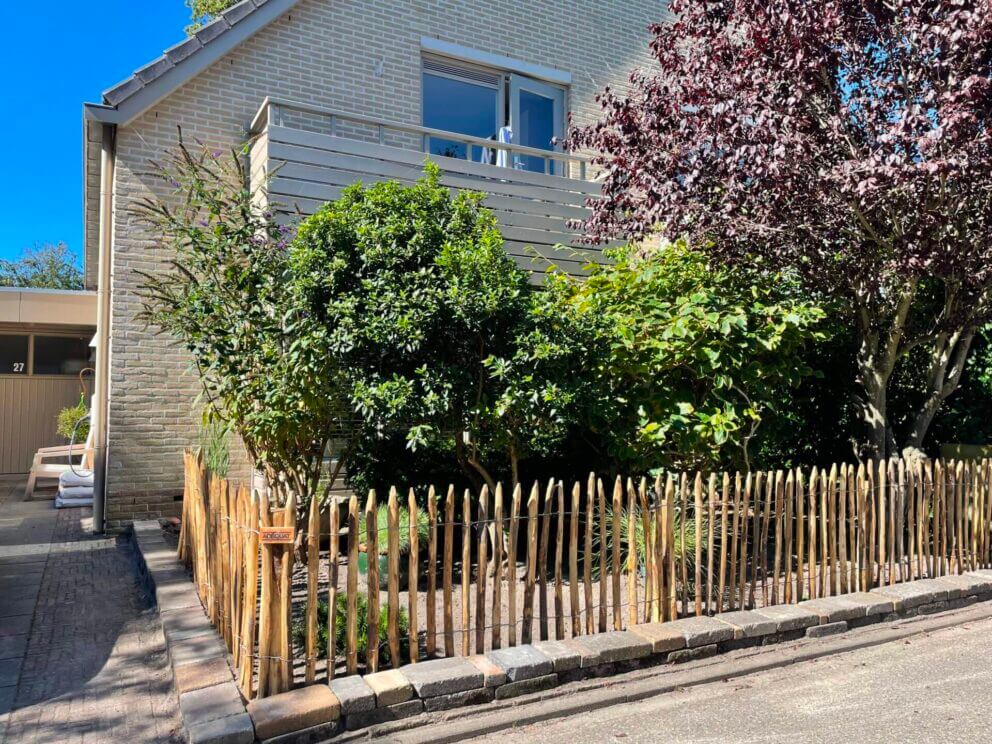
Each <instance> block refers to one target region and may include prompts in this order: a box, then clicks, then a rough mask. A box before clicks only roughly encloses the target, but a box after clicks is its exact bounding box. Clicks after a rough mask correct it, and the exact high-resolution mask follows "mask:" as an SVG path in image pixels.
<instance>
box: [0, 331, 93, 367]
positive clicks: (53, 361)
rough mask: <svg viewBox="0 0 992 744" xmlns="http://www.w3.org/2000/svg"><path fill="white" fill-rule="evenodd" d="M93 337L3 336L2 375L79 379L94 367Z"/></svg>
mask: <svg viewBox="0 0 992 744" xmlns="http://www.w3.org/2000/svg"><path fill="white" fill-rule="evenodd" d="M92 351H93V350H92V349H91V348H90V336H89V335H85V336H81V335H79V336H49V335H42V334H31V333H28V334H0V375H72V376H75V375H78V374H79V373H80V372H82V371H83V370H84V369H86V368H87V367H92V366H93V363H92V358H93V355H92Z"/></svg>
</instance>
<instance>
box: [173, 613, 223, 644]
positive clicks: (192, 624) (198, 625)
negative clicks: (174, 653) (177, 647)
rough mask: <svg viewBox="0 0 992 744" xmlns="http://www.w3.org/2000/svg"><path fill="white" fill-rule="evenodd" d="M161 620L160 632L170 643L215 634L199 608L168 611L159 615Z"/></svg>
mask: <svg viewBox="0 0 992 744" xmlns="http://www.w3.org/2000/svg"><path fill="white" fill-rule="evenodd" d="M159 617H161V619H162V630H163V631H164V632H165V637H166V639H168V641H169V642H170V643H174V642H175V641H179V640H182V639H183V638H192V637H193V636H200V635H205V634H207V633H216V632H217V631H216V630H214V626H213V625H211V624H210V620H208V619H207V616H206V615H205V614H203V609H202V608H201V607H186V608H184V609H181V610H169V611H167V612H161V613H159Z"/></svg>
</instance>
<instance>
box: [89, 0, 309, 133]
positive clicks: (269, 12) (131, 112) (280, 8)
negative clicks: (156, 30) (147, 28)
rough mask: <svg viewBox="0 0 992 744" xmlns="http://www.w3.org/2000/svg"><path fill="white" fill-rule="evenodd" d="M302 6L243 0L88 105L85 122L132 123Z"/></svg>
mask: <svg viewBox="0 0 992 744" xmlns="http://www.w3.org/2000/svg"><path fill="white" fill-rule="evenodd" d="M298 2H299V0H242V2H240V3H238V4H237V5H234V6H232V7H230V8H228V9H227V10H225V11H224V12H223V13H221V14H220V15H219V16H217V17H216V18H215V19H214V20H213V21H211V22H210V23H208V24H207V25H205V26H203V27H202V28H200V29H199V30H198V31H197V32H196V33H195V34H193V35H192V36H190V37H188V38H186V39H185V40H184V41H182V42H180V43H178V44H176V45H175V46H173V47H171V48H169V49H167V50H166V51H165V52H164V53H163V54H162V55H161V56H159V57H158V58H156V59H154V60H152V61H151V62H149V63H148V64H147V65H145V66H144V67H141V68H139V69H138V70H135V72H134V74H132V75H131V76H130V77H128V78H127V79H126V80H123V81H121V82H120V83H118V84H117V85H115V86H113V87H112V88H109V89H108V90H106V91H104V93H103V101H102V103H99V104H96V103H88V104H86V105H85V107H84V110H85V115H86V117H87V118H89V119H93V120H96V121H101V122H105V123H108V124H127V123H128V122H130V121H133V120H134V119H135V118H136V117H138V116H140V115H141V114H142V113H143V112H145V111H147V110H148V109H149V108H151V107H152V106H154V105H155V104H156V103H158V102H159V101H161V100H162V99H163V98H165V97H166V96H167V95H169V94H170V93H172V92H173V91H174V90H176V89H177V88H179V87H180V86H182V85H183V84H185V83H186V82H188V81H189V80H191V79H192V78H193V77H195V76H196V75H198V74H199V73H200V72H202V71H203V70H205V69H206V68H207V67H209V66H210V65H212V64H213V63H214V62H216V61H217V60H219V59H220V58H222V57H223V56H224V55H226V54H227V53H228V52H230V51H232V50H233V49H234V48H236V47H237V46H238V45H240V44H241V43H242V42H244V41H245V40H247V39H249V38H250V37H252V36H254V35H255V34H256V33H258V32H259V31H260V30H262V29H263V28H265V27H266V26H268V25H269V24H270V23H272V22H273V21H275V20H276V19H277V18H279V17H280V16H282V15H283V13H285V12H286V11H288V10H290V9H291V8H293V6H295V5H296V4H297V3H298Z"/></svg>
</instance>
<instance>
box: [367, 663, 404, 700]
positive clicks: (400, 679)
mask: <svg viewBox="0 0 992 744" xmlns="http://www.w3.org/2000/svg"><path fill="white" fill-rule="evenodd" d="M364 679H365V684H367V685H368V686H369V688H370V689H371V690H372V692H373V693H375V700H376V705H377V706H378V707H380V708H387V707H389V706H390V705H399V704H401V703H405V702H407V701H408V700H410V699H411V698H412V697H413V685H411V684H410V682H409V681H408V680H407V678H406V677H404V676H403V674H402V673H401V672H400V670H399V669H389V670H387V671H385V672H376V673H375V674H366V675H365V678H364Z"/></svg>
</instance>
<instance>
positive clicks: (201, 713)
mask: <svg viewBox="0 0 992 744" xmlns="http://www.w3.org/2000/svg"><path fill="white" fill-rule="evenodd" d="M179 712H180V713H182V716H183V722H184V723H185V724H186V727H187V728H191V727H193V726H199V725H201V724H204V723H209V722H210V721H216V720H217V719H220V718H227V717H229V716H237V715H239V714H241V713H244V712H245V706H244V703H242V702H241V694H240V693H239V692H238V688H237V687H236V686H235V684H234V683H233V682H225V683H223V684H220V685H213V686H212V687H204V688H203V689H202V690H193V691H192V692H186V693H183V694H182V695H180V696H179Z"/></svg>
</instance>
